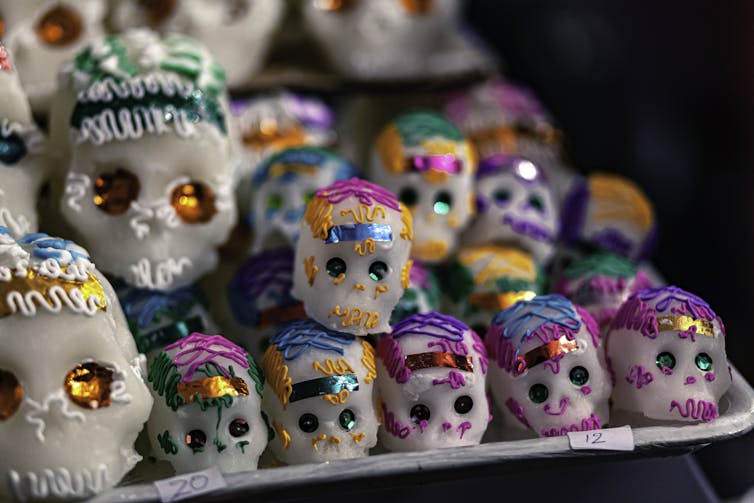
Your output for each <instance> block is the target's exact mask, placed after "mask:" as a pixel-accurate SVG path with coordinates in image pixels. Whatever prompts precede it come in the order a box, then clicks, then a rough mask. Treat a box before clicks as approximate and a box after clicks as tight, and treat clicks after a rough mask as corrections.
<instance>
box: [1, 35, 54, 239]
mask: <svg viewBox="0 0 754 503" xmlns="http://www.w3.org/2000/svg"><path fill="white" fill-rule="evenodd" d="M44 151H45V138H44V136H43V135H42V133H40V131H39V129H38V128H37V126H36V125H35V124H34V120H33V119H32V116H31V110H30V108H29V100H28V99H27V97H26V94H25V93H24V91H23V89H22V88H21V82H20V81H19V79H18V74H17V73H16V71H15V68H14V66H13V64H12V62H11V59H10V56H9V55H8V52H7V51H6V50H5V48H4V47H3V45H2V44H0V226H3V227H7V228H8V229H10V230H11V232H13V234H15V235H16V236H18V237H21V236H23V235H24V234H27V233H29V232H36V231H37V208H36V202H37V195H38V193H39V188H40V185H41V184H42V178H43V176H44V173H45V158H44Z"/></svg>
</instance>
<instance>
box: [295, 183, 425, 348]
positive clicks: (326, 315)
mask: <svg viewBox="0 0 754 503" xmlns="http://www.w3.org/2000/svg"><path fill="white" fill-rule="evenodd" d="M412 238H413V226H412V220H411V213H410V212H409V211H408V209H407V208H406V207H405V206H404V205H403V204H401V203H399V202H398V199H397V198H396V197H395V195H393V194H392V193H391V192H389V191H387V190H385V189H383V188H382V187H380V186H378V185H374V184H372V183H369V182H366V181H364V180H359V179H358V178H352V179H350V180H342V181H339V182H335V183H334V184H332V185H330V186H328V187H325V188H323V189H320V190H318V191H317V193H316V194H315V196H314V198H313V199H312V200H311V202H310V203H309V205H308V206H307V208H306V212H305V213H304V218H303V219H302V221H301V235H300V237H299V240H298V244H297V247H296V258H295V260H294V273H293V290H292V293H293V296H294V297H296V298H298V299H301V300H302V301H303V302H304V309H306V314H307V315H308V316H309V317H310V318H313V319H314V320H316V321H318V322H319V323H322V324H323V325H325V326H326V327H327V328H329V329H332V330H338V331H341V332H348V333H352V334H356V335H366V334H370V333H380V332H386V331H388V330H390V324H389V322H390V313H391V312H392V311H393V308H394V307H395V305H396V304H397V303H398V300H399V299H400V298H401V296H402V295H403V290H404V289H405V288H406V287H408V284H409V274H410V269H411V264H412V262H411V261H410V260H409V258H408V256H409V251H410V249H411V240H412Z"/></svg>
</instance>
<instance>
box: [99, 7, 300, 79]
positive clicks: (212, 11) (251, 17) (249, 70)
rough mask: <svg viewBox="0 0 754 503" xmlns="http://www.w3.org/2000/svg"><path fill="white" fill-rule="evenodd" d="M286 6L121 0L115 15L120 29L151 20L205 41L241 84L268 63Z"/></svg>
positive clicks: (162, 30)
mask: <svg viewBox="0 0 754 503" xmlns="http://www.w3.org/2000/svg"><path fill="white" fill-rule="evenodd" d="M285 6H286V2H281V1H280V0H230V1H221V2H218V1H217V0H167V1H166V0H118V1H117V2H112V13H111V14H110V18H111V20H112V24H113V25H114V27H115V28H116V29H117V30H119V31H122V30H125V29H127V28H134V27H138V26H148V27H150V28H152V29H153V30H156V31H159V32H160V33H181V34H183V35H188V36H189V37H192V38H194V39H196V40H198V41H200V42H201V43H202V44H204V45H206V46H207V47H208V48H209V50H210V51H211V52H212V54H214V55H215V57H216V58H217V60H218V61H219V62H220V64H221V65H222V66H223V68H225V70H226V72H227V74H228V85H229V86H230V87H233V88H238V87H243V86H244V85H245V84H248V83H249V81H250V80H251V78H252V77H253V76H254V75H255V74H256V73H257V72H258V71H259V70H260V68H261V67H262V65H263V64H264V61H265V58H266V56H267V51H268V48H269V46H270V42H271V40H272V36H273V34H274V32H275V30H276V29H277V27H278V26H279V24H280V22H281V21H282V18H283V14H284V11H285Z"/></svg>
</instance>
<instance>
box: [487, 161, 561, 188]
mask: <svg viewBox="0 0 754 503" xmlns="http://www.w3.org/2000/svg"><path fill="white" fill-rule="evenodd" d="M501 173H512V174H513V175H514V176H515V177H516V180H518V181H519V182H521V183H524V184H532V183H541V184H545V185H549V182H548V181H547V177H546V176H545V173H544V172H543V171H542V170H541V169H540V168H539V167H538V166H537V165H536V164H534V163H533V162H532V161H530V160H529V159H526V158H524V157H520V156H517V155H510V154H494V155H491V156H489V157H486V158H484V159H482V160H481V161H479V169H478V170H477V173H476V178H477V180H479V179H482V178H486V177H489V176H494V175H499V174H501Z"/></svg>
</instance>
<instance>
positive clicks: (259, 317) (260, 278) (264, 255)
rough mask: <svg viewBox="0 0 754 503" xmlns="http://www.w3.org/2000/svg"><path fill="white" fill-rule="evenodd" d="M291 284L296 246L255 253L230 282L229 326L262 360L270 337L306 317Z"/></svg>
mask: <svg viewBox="0 0 754 503" xmlns="http://www.w3.org/2000/svg"><path fill="white" fill-rule="evenodd" d="M292 286H293V250H290V249H288V248H280V249H277V250H266V251H263V252H260V253H257V254H255V255H252V256H251V257H249V259H248V260H247V261H246V262H244V263H243V264H242V265H241V267H240V268H239V269H238V271H237V272H236V274H235V275H234V276H233V279H232V280H231V281H230V283H229V284H228V288H227V297H228V304H229V307H230V310H231V312H232V318H233V320H232V322H231V323H229V326H231V327H232V328H233V330H232V331H233V333H234V335H235V338H236V339H238V340H240V341H241V342H242V343H243V345H244V346H245V347H246V348H248V349H249V352H250V353H251V354H252V356H254V358H255V359H258V360H259V361H261V359H262V356H263V355H264V352H265V350H266V349H267V346H268V343H269V339H270V337H272V336H273V335H275V333H277V331H278V330H280V329H281V328H282V327H283V326H284V325H286V324H287V323H288V322H290V321H293V320H301V319H305V318H306V313H305V312H304V305H303V304H302V303H301V302H300V301H298V300H296V299H294V298H293V297H292V296H291V287H292ZM257 355H259V356H258V358H257Z"/></svg>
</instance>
